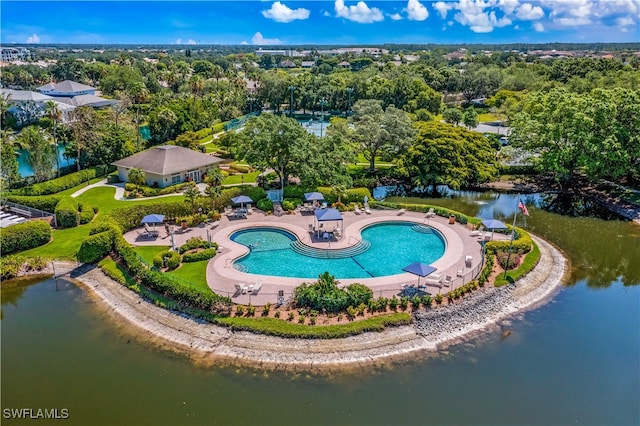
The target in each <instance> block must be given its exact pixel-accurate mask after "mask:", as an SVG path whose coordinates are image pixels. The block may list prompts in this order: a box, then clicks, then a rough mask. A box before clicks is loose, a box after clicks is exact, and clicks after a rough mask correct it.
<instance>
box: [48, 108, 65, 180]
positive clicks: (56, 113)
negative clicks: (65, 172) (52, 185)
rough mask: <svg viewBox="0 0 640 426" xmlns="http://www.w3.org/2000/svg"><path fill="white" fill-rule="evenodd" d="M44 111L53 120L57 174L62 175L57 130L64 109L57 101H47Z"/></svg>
mask: <svg viewBox="0 0 640 426" xmlns="http://www.w3.org/2000/svg"><path fill="white" fill-rule="evenodd" d="M44 113H45V115H46V116H47V118H49V119H50V120H51V121H52V122H53V147H54V150H55V153H56V167H57V176H58V177H59V176H60V157H59V155H58V138H57V135H56V131H57V129H58V122H59V121H60V120H62V111H61V110H60V107H59V106H58V103H57V102H54V101H47V102H46V103H45V104H44Z"/></svg>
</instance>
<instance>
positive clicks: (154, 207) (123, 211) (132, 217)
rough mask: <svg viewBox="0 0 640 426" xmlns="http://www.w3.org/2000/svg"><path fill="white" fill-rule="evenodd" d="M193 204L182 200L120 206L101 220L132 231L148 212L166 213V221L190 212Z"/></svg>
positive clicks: (124, 230) (123, 229)
mask: <svg viewBox="0 0 640 426" xmlns="http://www.w3.org/2000/svg"><path fill="white" fill-rule="evenodd" d="M190 210H191V206H190V205H189V203H184V202H180V201H176V202H169V201H165V202H163V203H156V204H146V205H138V204H134V205H132V206H126V207H120V208H117V209H115V210H112V211H111V212H109V213H108V214H107V215H105V216H104V217H101V218H100V220H101V221H103V220H109V221H112V222H114V223H115V224H117V225H118V226H119V227H120V228H122V231H123V232H127V231H130V230H132V229H134V228H137V227H138V226H140V221H141V220H142V218H143V217H145V216H146V215H148V214H153V213H158V214H164V215H165V221H171V220H175V218H176V217H178V216H182V215H187V214H189V213H190Z"/></svg>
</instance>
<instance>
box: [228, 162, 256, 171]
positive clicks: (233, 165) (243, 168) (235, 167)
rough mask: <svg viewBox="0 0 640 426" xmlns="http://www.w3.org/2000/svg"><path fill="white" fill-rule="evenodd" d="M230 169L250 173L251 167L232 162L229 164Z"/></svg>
mask: <svg viewBox="0 0 640 426" xmlns="http://www.w3.org/2000/svg"><path fill="white" fill-rule="evenodd" d="M229 170H233V171H235V172H236V173H249V172H250V171H251V168H250V167H249V166H241V165H240V164H237V163H231V164H229Z"/></svg>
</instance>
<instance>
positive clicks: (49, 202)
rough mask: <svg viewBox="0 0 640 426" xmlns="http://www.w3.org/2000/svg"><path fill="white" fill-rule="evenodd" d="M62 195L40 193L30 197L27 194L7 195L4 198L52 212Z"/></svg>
mask: <svg viewBox="0 0 640 426" xmlns="http://www.w3.org/2000/svg"><path fill="white" fill-rule="evenodd" d="M61 198H62V197H61V196H59V195H40V196H36V197H31V196H28V195H7V196H6V197H5V199H6V200H7V201H11V202H12V203H17V204H22V205H23V206H28V207H31V208H34V209H38V210H44V211H46V212H50V213H53V212H54V211H55V209H56V206H57V205H58V203H59V202H60V199H61Z"/></svg>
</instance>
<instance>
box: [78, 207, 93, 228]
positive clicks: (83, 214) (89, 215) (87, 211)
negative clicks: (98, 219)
mask: <svg viewBox="0 0 640 426" xmlns="http://www.w3.org/2000/svg"><path fill="white" fill-rule="evenodd" d="M78 213H79V219H80V225H85V224H87V223H90V222H91V221H92V220H93V217H94V216H95V215H96V213H98V208H97V207H92V206H88V205H86V204H82V203H78Z"/></svg>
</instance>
